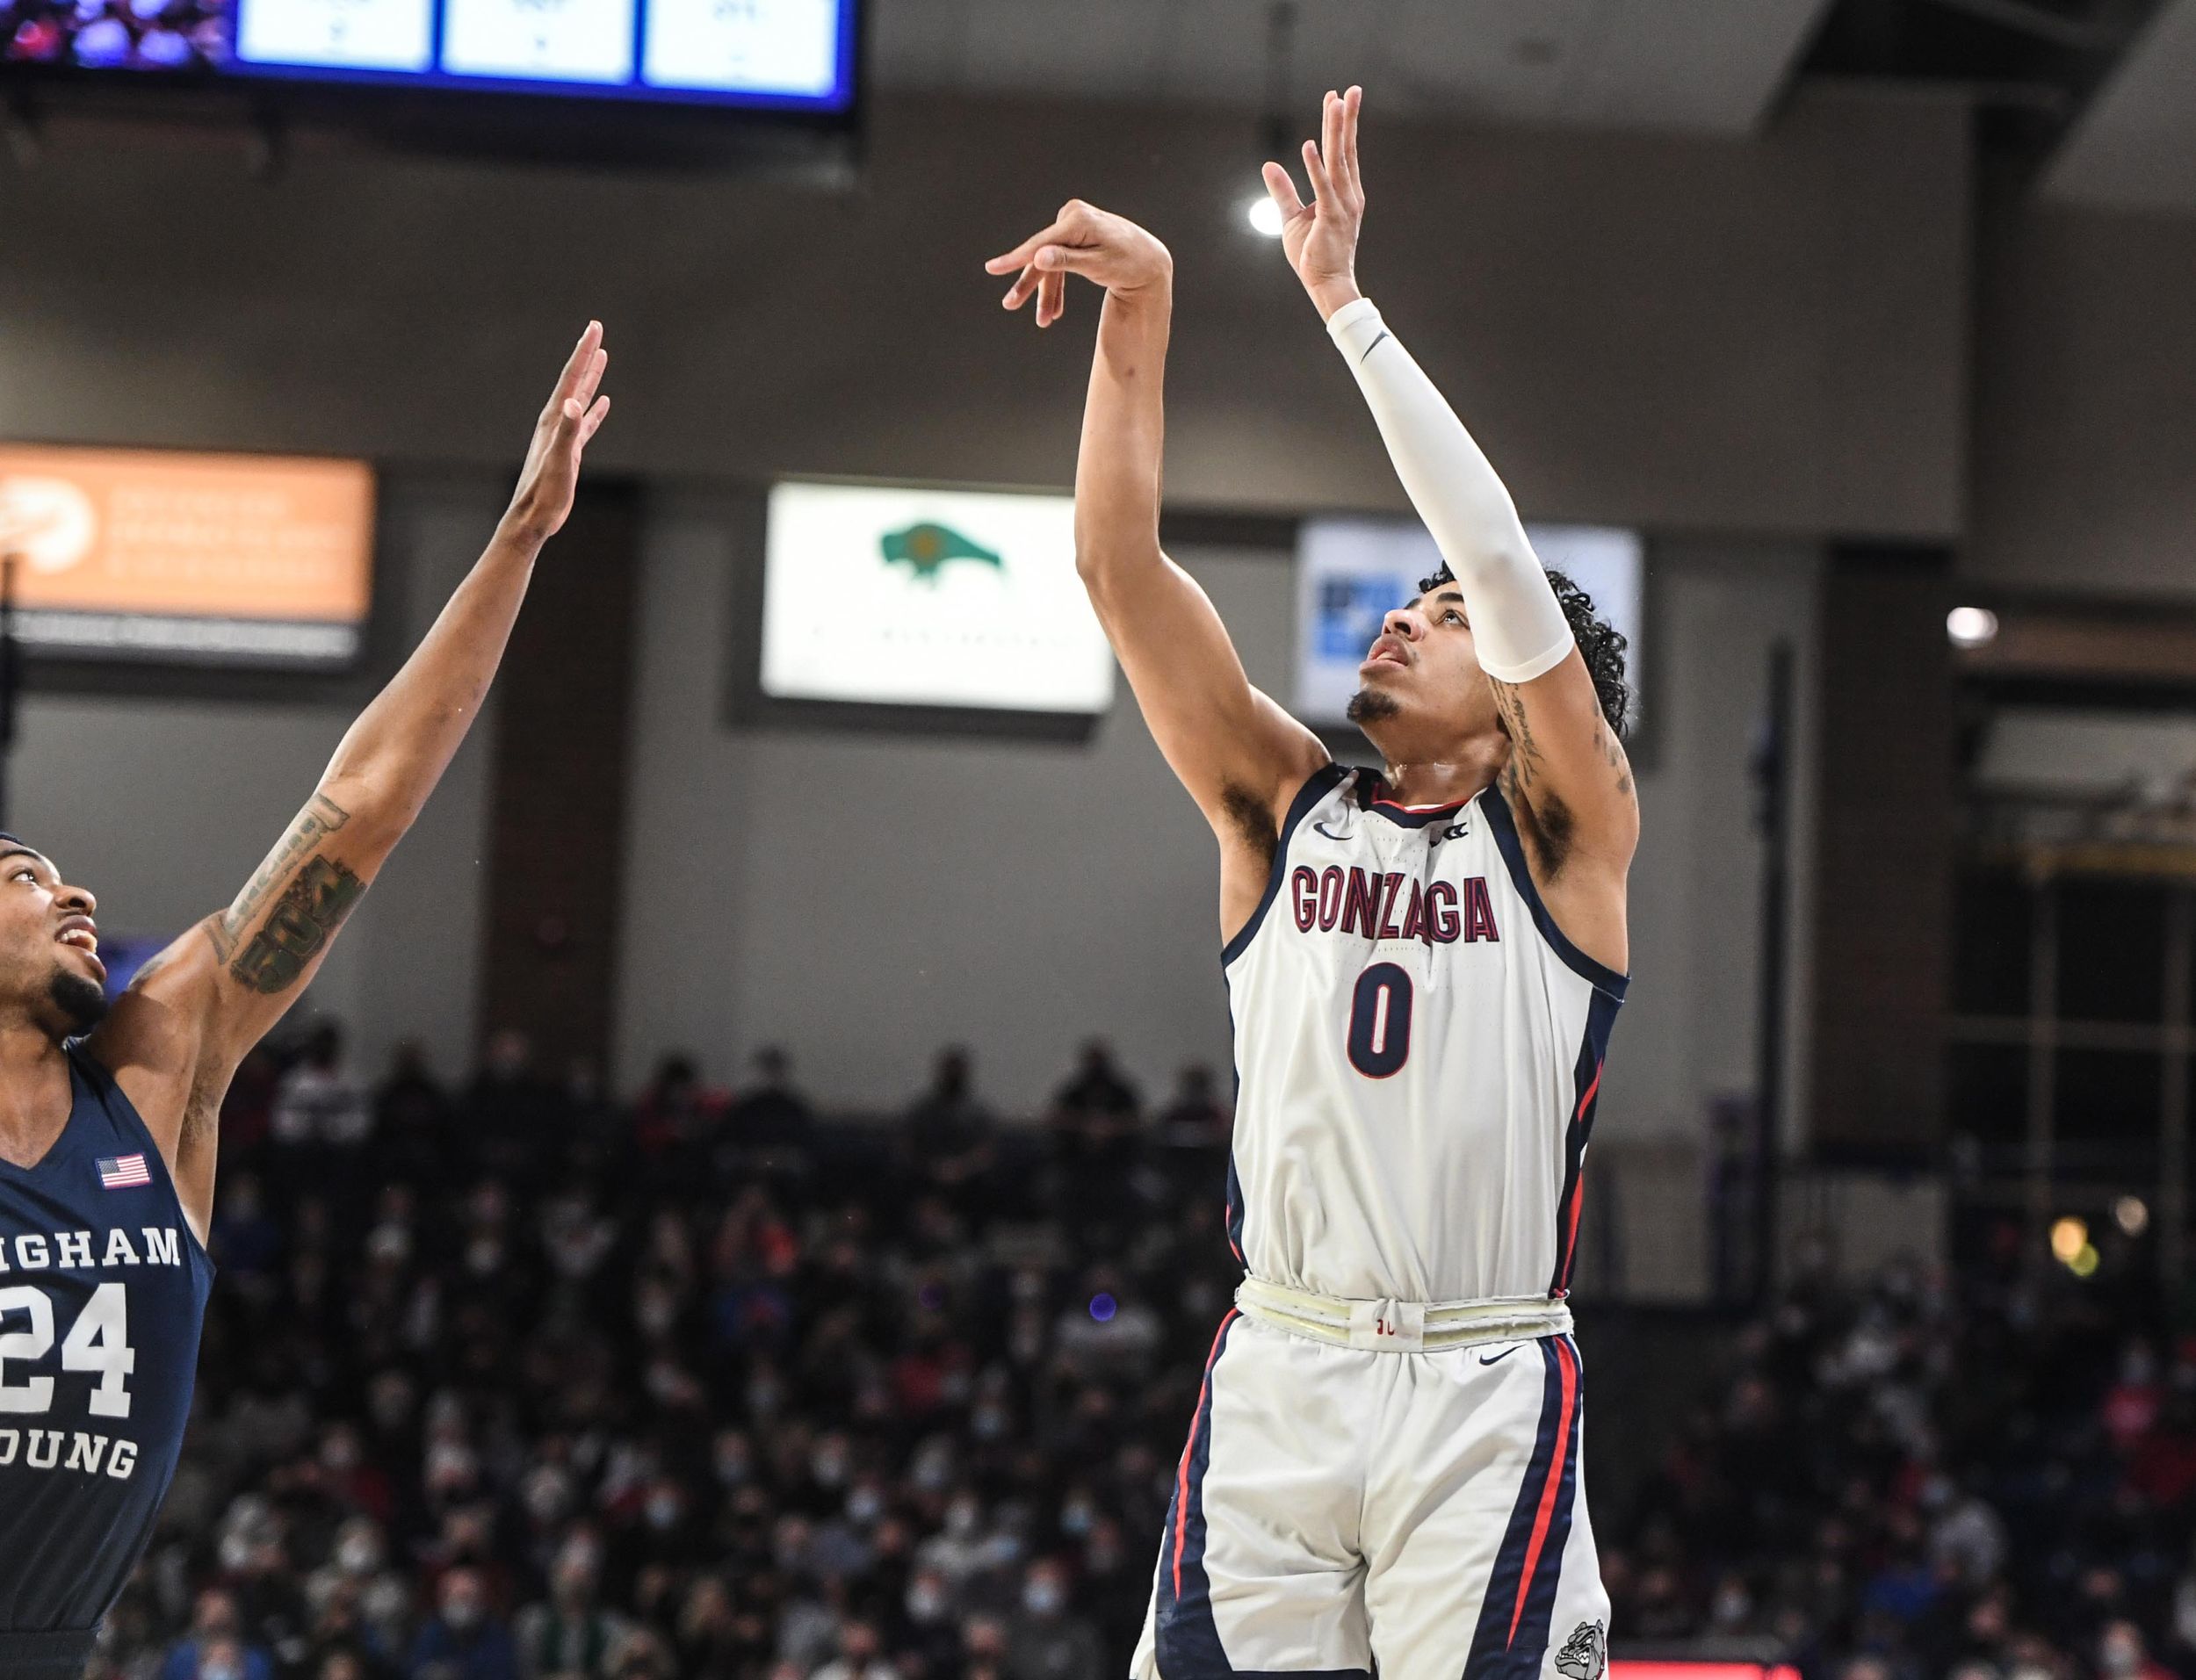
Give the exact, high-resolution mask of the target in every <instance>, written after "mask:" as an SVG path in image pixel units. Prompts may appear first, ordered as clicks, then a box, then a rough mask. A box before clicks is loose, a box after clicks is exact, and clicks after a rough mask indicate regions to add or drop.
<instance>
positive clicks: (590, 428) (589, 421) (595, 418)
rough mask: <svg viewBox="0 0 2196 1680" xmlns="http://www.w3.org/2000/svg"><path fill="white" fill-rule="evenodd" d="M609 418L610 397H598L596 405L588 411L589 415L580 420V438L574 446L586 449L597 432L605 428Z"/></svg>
mask: <svg viewBox="0 0 2196 1680" xmlns="http://www.w3.org/2000/svg"><path fill="white" fill-rule="evenodd" d="M609 418H610V399H609V398H608V397H597V398H596V399H595V406H594V407H591V408H589V410H588V411H587V417H586V418H585V419H584V420H582V421H581V422H580V436H579V440H578V442H577V443H575V444H574V448H577V449H585V448H586V447H587V446H588V444H589V443H591V442H593V441H594V437H595V434H596V432H598V431H600V430H602V429H603V422H604V421H605V420H608V419H609Z"/></svg>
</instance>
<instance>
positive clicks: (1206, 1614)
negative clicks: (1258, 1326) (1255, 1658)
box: [1152, 1311, 1371, 1680]
mask: <svg viewBox="0 0 2196 1680" xmlns="http://www.w3.org/2000/svg"><path fill="white" fill-rule="evenodd" d="M1241 1316H1242V1315H1241V1314H1240V1313H1238V1312H1234V1311H1230V1312H1229V1314H1228V1316H1226V1317H1225V1318H1224V1319H1222V1320H1221V1321H1220V1330H1219V1333H1218V1334H1217V1336H1215V1337H1214V1338H1212V1352H1211V1353H1210V1356H1208V1357H1207V1359H1206V1360H1205V1374H1204V1381H1203V1384H1202V1385H1201V1386H1200V1387H1199V1388H1198V1390H1197V1410H1196V1414H1195V1415H1194V1416H1193V1417H1191V1418H1190V1421H1189V1439H1188V1443H1187V1444H1186V1445H1185V1446H1183V1447H1182V1453H1181V1464H1180V1465H1178V1466H1177V1467H1175V1471H1174V1499H1173V1500H1172V1501H1171V1502H1170V1503H1169V1504H1168V1505H1167V1544H1166V1548H1165V1550H1164V1551H1163V1552H1162V1553H1161V1554H1160V1556H1159V1604H1158V1612H1157V1615H1156V1617H1155V1619H1154V1626H1153V1629H1152V1632H1153V1634H1154V1637H1155V1639H1156V1640H1157V1644H1158V1652H1157V1655H1158V1658H1159V1676H1160V1680H1283V1676H1279V1675H1269V1674H1262V1673H1256V1672H1253V1671H1251V1670H1248V1669H1237V1668H1235V1667H1234V1666H1233V1665H1232V1664H1231V1663H1230V1662H1229V1661H1228V1654H1227V1652H1226V1650H1225V1649H1224V1648H1223V1647H1222V1645H1221V1643H1220V1629H1219V1626H1218V1625H1217V1623H1215V1622H1214V1620H1213V1618H1212V1583H1211V1582H1210V1579H1208V1578H1207V1576H1206V1575H1205V1499H1204V1486H1205V1473H1206V1471H1207V1470H1209V1469H1210V1468H1211V1466H1212V1374H1213V1371H1214V1369H1215V1368H1216V1367H1217V1366H1218V1365H1219V1363H1220V1355H1221V1354H1222V1353H1223V1352H1226V1350H1227V1343H1228V1332H1229V1331H1230V1330H1232V1329H1233V1328H1234V1326H1235V1321H1236V1320H1237V1319H1238V1318H1239V1317H1241ZM1286 1680H1371V1676H1370V1674H1369V1672H1368V1671H1367V1670H1365V1669H1304V1670H1292V1671H1290V1672H1289V1675H1288V1676H1286Z"/></svg>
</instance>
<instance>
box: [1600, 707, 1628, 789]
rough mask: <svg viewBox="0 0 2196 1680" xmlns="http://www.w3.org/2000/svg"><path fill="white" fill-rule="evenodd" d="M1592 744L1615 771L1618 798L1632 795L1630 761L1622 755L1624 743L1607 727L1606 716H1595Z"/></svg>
mask: <svg viewBox="0 0 2196 1680" xmlns="http://www.w3.org/2000/svg"><path fill="white" fill-rule="evenodd" d="M1593 744H1594V746H1597V747H1599V748H1600V752H1601V756H1602V757H1603V758H1604V759H1606V760H1607V761H1608V767H1609V768H1611V769H1612V770H1614V771H1615V772H1616V791H1617V796H1618V797H1620V798H1624V799H1629V798H1630V797H1632V766H1631V761H1630V760H1629V759H1627V758H1626V757H1625V756H1624V743H1623V742H1622V741H1620V740H1619V739H1617V738H1616V732H1615V731H1614V730H1613V729H1611V728H1610V727H1609V725H1608V719H1607V718H1606V717H1600V718H1596V719H1595V720H1594V725H1593Z"/></svg>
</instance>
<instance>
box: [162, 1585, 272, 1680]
mask: <svg viewBox="0 0 2196 1680" xmlns="http://www.w3.org/2000/svg"><path fill="white" fill-rule="evenodd" d="M239 1626H240V1619H239V1617H238V1614H237V1610H236V1600H235V1598H233V1597H230V1596H229V1595H228V1593H226V1592H223V1591H221V1590H220V1589H218V1588H209V1589H208V1590H206V1591H205V1592H202V1593H200V1594H199V1599H198V1604H197V1605H196V1607H195V1608H194V1609H193V1611H192V1612H191V1633H190V1634H189V1636H188V1637H187V1638H184V1639H182V1640H177V1642H176V1644H175V1646H174V1647H173V1648H171V1649H170V1651H169V1653H168V1657H167V1660H166V1661H165V1662H163V1663H162V1664H161V1665H160V1680H274V1662H273V1659H272V1658H271V1657H270V1656H269V1655H267V1653H266V1652H264V1651H263V1650H261V1649H260V1648H258V1647H257V1646H255V1645H246V1644H245V1643H244V1642H243V1640H242V1638H241V1637H239V1633H238V1629H239Z"/></svg>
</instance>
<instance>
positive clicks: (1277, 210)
mask: <svg viewBox="0 0 2196 1680" xmlns="http://www.w3.org/2000/svg"><path fill="white" fill-rule="evenodd" d="M1243 213H1244V215H1245V216H1246V218H1247V219H1248V220H1249V221H1250V224H1251V231H1252V232H1253V234H1263V235H1264V236H1265V237H1266V238H1268V239H1279V238H1280V237H1281V206H1280V205H1277V204H1275V202H1274V195H1273V194H1272V193H1270V192H1261V193H1260V194H1259V195H1258V197H1256V198H1253V199H1252V200H1251V201H1250V203H1248V204H1246V205H1244V206H1243Z"/></svg>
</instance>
